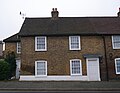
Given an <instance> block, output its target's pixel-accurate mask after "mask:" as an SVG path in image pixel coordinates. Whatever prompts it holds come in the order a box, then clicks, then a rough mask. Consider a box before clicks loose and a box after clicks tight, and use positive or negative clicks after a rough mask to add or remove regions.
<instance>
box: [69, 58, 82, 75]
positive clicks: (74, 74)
mask: <svg viewBox="0 0 120 93" xmlns="http://www.w3.org/2000/svg"><path fill="white" fill-rule="evenodd" d="M73 61H79V62H80V73H77V74H74V73H72V62H73ZM70 74H71V76H75V75H82V63H81V60H80V59H71V60H70Z"/></svg>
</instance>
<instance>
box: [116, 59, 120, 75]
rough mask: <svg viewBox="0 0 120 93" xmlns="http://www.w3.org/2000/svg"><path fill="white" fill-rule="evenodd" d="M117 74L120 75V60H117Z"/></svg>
mask: <svg viewBox="0 0 120 93" xmlns="http://www.w3.org/2000/svg"><path fill="white" fill-rule="evenodd" d="M116 65H117V72H118V73H120V60H116Z"/></svg>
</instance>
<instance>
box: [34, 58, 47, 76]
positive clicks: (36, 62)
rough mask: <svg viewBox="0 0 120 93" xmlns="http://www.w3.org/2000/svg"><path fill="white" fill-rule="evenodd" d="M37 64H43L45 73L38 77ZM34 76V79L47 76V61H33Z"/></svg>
mask: <svg viewBox="0 0 120 93" xmlns="http://www.w3.org/2000/svg"><path fill="white" fill-rule="evenodd" d="M39 62H45V71H46V73H45V75H38V74H37V64H38V63H39ZM35 76H36V77H41V76H47V61H45V60H38V61H35Z"/></svg>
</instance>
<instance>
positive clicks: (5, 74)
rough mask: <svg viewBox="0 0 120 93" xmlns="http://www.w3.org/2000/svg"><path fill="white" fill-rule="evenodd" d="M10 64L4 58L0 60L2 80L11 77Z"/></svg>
mask: <svg viewBox="0 0 120 93" xmlns="http://www.w3.org/2000/svg"><path fill="white" fill-rule="evenodd" d="M9 71H10V66H9V64H8V63H7V62H5V61H4V60H0V80H7V79H8V78H9V77H8V76H9V73H10V72H9Z"/></svg>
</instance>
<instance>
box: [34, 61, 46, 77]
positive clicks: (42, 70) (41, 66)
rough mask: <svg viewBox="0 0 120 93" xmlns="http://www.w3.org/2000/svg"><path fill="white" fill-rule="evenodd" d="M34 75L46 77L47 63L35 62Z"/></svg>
mask: <svg viewBox="0 0 120 93" xmlns="http://www.w3.org/2000/svg"><path fill="white" fill-rule="evenodd" d="M35 75H36V76H47V61H44V60H40V61H35Z"/></svg>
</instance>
